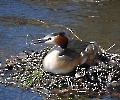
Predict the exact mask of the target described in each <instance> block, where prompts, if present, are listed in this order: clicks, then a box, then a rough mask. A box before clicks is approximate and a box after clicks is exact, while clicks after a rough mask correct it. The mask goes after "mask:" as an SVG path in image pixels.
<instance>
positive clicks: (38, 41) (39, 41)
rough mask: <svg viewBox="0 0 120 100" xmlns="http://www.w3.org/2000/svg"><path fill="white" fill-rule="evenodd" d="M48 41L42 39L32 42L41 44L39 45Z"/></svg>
mask: <svg viewBox="0 0 120 100" xmlns="http://www.w3.org/2000/svg"><path fill="white" fill-rule="evenodd" d="M46 41H47V39H44V38H41V39H36V40H32V44H39V43H45V42H46Z"/></svg>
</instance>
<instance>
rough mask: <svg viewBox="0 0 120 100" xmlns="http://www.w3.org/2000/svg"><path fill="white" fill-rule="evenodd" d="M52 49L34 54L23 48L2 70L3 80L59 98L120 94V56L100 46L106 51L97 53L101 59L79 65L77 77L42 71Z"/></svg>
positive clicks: (7, 84) (45, 95) (46, 95)
mask: <svg viewBox="0 0 120 100" xmlns="http://www.w3.org/2000/svg"><path fill="white" fill-rule="evenodd" d="M52 48H53V47H51V46H50V47H45V48H43V49H42V50H41V51H38V52H34V51H32V52H30V53H29V52H27V51H23V52H22V53H19V55H18V56H12V57H11V58H10V59H7V60H6V66H5V68H4V69H1V75H2V76H3V80H2V81H1V82H2V83H3V84H5V85H6V86H15V87H19V88H22V87H23V88H26V89H27V90H28V89H30V90H31V91H32V92H38V93H39V94H40V95H41V96H42V97H43V98H47V99H50V98H54V99H55V100H57V99H61V98H62V100H63V98H65V100H66V98H67V99H73V100H75V99H76V100H78V99H79V100H80V99H81V100H82V99H84V100H85V99H87V98H89V97H100V96H103V95H105V94H111V93H112V92H111V91H113V90H114V91H115V92H116V93H120V90H119V88H120V87H119V84H120V55H118V54H110V53H107V52H105V51H104V50H103V49H101V48H99V49H100V50H101V51H102V52H101V53H99V54H98V55H96V56H97V57H96V58H95V60H97V62H96V63H94V64H93V65H89V64H88V63H84V64H83V65H81V66H79V65H78V66H76V69H75V72H76V73H75V75H74V76H68V75H55V74H52V73H49V72H45V71H43V70H42V66H43V65H42V61H43V59H44V57H45V56H46V55H47V53H49V51H50V50H51V49H52ZM115 87H117V88H118V87H119V88H118V89H115ZM83 95H84V96H83Z"/></svg>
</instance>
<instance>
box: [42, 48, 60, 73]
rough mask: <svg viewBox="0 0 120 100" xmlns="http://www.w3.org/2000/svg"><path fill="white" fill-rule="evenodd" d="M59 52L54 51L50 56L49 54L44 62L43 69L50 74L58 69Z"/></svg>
mask: <svg viewBox="0 0 120 100" xmlns="http://www.w3.org/2000/svg"><path fill="white" fill-rule="evenodd" d="M58 54H59V51H58V50H53V51H52V52H50V53H49V54H47V55H46V56H45V58H44V60H43V69H44V70H45V71H48V72H53V73H54V72H55V69H56V67H57V58H58Z"/></svg>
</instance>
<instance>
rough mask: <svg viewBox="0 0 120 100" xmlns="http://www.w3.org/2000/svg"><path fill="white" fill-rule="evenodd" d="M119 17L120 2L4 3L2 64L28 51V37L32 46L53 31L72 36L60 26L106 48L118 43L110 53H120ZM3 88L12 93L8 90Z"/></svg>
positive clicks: (0, 15) (1, 3) (0, 31)
mask: <svg viewBox="0 0 120 100" xmlns="http://www.w3.org/2000/svg"><path fill="white" fill-rule="evenodd" d="M119 16H120V0H57V1H56V0H51V1H48V0H1V1H0V45H1V46H0V62H1V63H2V66H4V62H5V59H7V58H9V57H10V56H11V55H17V54H18V53H19V52H21V51H23V50H26V49H27V46H26V36H27V34H31V35H32V37H31V35H29V37H28V39H27V43H30V41H31V39H32V38H33V39H35V38H38V37H41V36H44V35H46V34H49V33H51V32H58V31H65V32H68V33H70V32H69V31H67V30H66V29H65V28H64V27H62V26H58V25H64V26H66V27H69V28H70V29H72V30H73V31H74V32H75V33H76V34H77V35H78V36H79V37H80V38H81V39H82V40H86V41H96V42H97V43H98V44H99V45H101V46H102V47H103V48H105V49H108V48H109V47H110V46H112V45H113V44H116V45H115V46H114V47H113V48H112V49H111V50H110V51H109V52H117V53H120V51H119V50H120V28H119V26H120V17H119ZM40 20H42V21H44V22H46V23H42V22H41V21H40ZM53 25H54V26H53ZM31 48H32V47H31ZM37 48H38V47H37ZM32 49H36V47H33V48H32ZM0 89H1V91H3V92H4V93H5V94H8V93H9V88H8V89H7V88H3V87H2V86H1V88H0ZM5 91H8V92H7V93H6V92H5ZM14 91H15V90H14V89H13V90H11V91H10V92H14ZM26 95H28V94H26ZM29 95H32V94H29ZM7 97H11V95H7ZM11 98H12V97H11ZM11 98H10V99H8V100H12V99H11ZM3 99H4V100H5V96H3V94H2V92H0V100H3ZM6 100H7V99H6ZM18 100H25V98H22V99H18ZM35 100H37V99H35Z"/></svg>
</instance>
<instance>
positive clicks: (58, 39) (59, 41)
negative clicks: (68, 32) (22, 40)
mask: <svg viewBox="0 0 120 100" xmlns="http://www.w3.org/2000/svg"><path fill="white" fill-rule="evenodd" d="M37 41H38V42H39V43H47V44H55V45H58V46H60V47H61V48H62V49H66V48H67V45H68V38H67V37H66V36H65V32H59V33H51V34H48V35H47V36H45V37H43V38H41V39H38V40H37Z"/></svg>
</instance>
